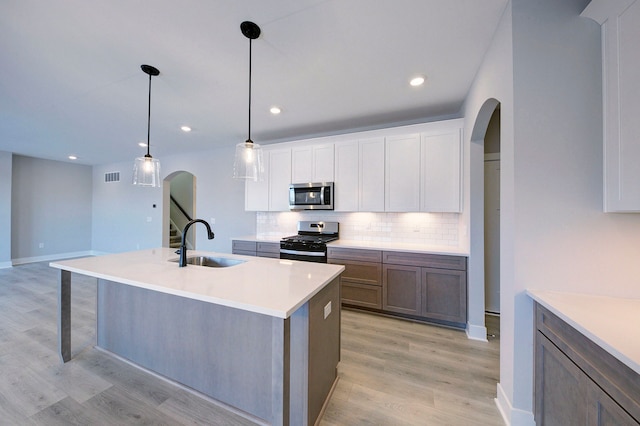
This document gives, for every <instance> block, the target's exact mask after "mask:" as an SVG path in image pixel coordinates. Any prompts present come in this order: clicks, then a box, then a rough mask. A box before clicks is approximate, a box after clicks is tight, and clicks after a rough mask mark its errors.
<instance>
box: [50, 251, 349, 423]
mask: <svg viewBox="0 0 640 426" xmlns="http://www.w3.org/2000/svg"><path fill="white" fill-rule="evenodd" d="M188 255H189V257H191V256H198V255H204V256H209V257H222V258H227V259H236V260H242V261H244V263H240V264H237V265H233V266H228V267H218V268H212V267H205V266H196V265H187V266H186V267H183V268H180V267H178V263H177V262H172V261H171V260H175V259H177V257H178V256H177V255H176V254H175V253H174V251H173V250H172V249H169V248H156V249H150V250H141V251H136V252H130V253H119V254H111V255H105V256H97V257H88V258H83V259H72V260H65V261H60V262H52V263H50V266H52V267H54V268H57V269H60V275H59V287H58V349H59V352H60V358H61V360H62V361H63V362H68V361H70V360H71V273H72V272H73V273H78V274H82V275H87V276H91V277H95V278H98V283H97V302H96V345H97V346H98V347H100V348H102V349H103V350H105V351H108V352H110V353H113V354H115V355H117V356H119V357H122V358H124V359H126V360H128V361H130V362H131V363H133V364H135V365H138V366H140V367H142V368H145V369H147V370H150V371H153V372H155V373H157V374H160V375H161V376H163V377H166V378H168V379H170V380H173V381H175V382H177V383H180V384H182V385H184V386H187V387H189V388H191V389H195V390H196V391H198V392H201V393H202V394H204V395H206V396H208V397H210V398H214V399H215V400H217V401H219V402H221V403H222V406H224V405H226V406H230V407H234V408H235V409H237V410H240V411H241V412H243V413H248V417H249V418H250V419H251V420H252V421H255V422H256V423H259V424H261V423H264V424H272V425H289V424H296V425H312V424H315V423H316V422H317V420H318V418H319V417H320V416H321V415H322V410H323V407H324V406H325V404H326V401H327V399H328V398H329V397H330V395H331V392H332V390H333V388H334V386H335V383H336V381H337V365H338V362H339V360H340V287H339V285H340V280H339V276H340V274H341V273H342V271H343V270H344V266H341V265H329V264H317V263H310V262H296V261H286V260H280V259H268V258H257V257H250V256H238V255H229V254H220V253H209V252H202V251H197V250H190V251H189V253H188Z"/></svg>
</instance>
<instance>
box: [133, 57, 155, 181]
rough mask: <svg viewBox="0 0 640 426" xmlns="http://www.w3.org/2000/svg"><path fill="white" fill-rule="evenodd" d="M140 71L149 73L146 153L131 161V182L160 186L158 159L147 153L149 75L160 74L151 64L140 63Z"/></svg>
mask: <svg viewBox="0 0 640 426" xmlns="http://www.w3.org/2000/svg"><path fill="white" fill-rule="evenodd" d="M140 68H141V69H142V71H143V72H144V73H145V74H147V75H149V109H148V114H147V154H146V155H145V156H144V157H138V158H136V159H135V162H134V163H133V184H134V185H139V186H151V187H156V186H161V181H160V161H159V160H156V159H155V158H153V157H152V156H151V154H150V153H149V147H150V146H151V141H150V138H151V137H150V135H151V77H152V76H156V75H160V71H159V70H158V68H156V67H153V66H151V65H141V66H140Z"/></svg>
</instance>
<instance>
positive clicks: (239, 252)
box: [231, 249, 256, 256]
mask: <svg viewBox="0 0 640 426" xmlns="http://www.w3.org/2000/svg"><path fill="white" fill-rule="evenodd" d="M231 253H232V254H240V255H242V256H255V255H256V252H255V251H244V250H236V249H233V250H231Z"/></svg>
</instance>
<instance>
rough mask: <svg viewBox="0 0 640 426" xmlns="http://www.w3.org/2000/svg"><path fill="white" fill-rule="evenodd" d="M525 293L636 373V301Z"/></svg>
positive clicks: (639, 340) (639, 303) (639, 312)
mask: <svg viewBox="0 0 640 426" xmlns="http://www.w3.org/2000/svg"><path fill="white" fill-rule="evenodd" d="M527 294H528V295H529V296H530V297H531V298H532V299H533V300H535V301H536V302H538V303H539V304H541V305H542V306H544V307H545V308H547V309H548V310H550V311H551V312H552V313H553V314H555V315H556V316H558V317H559V318H561V319H562V320H563V321H565V322H566V323H568V324H569V325H571V326H572V327H573V328H575V329H576V330H578V331H579V332H580V333H582V334H583V335H584V336H586V337H587V338H588V339H590V340H591V341H593V342H594V343H596V344H597V345H598V346H600V347H601V348H602V349H604V350H605V351H607V352H608V353H609V354H611V355H613V356H614V357H615V358H617V359H618V360H620V361H621V362H622V363H623V364H625V365H626V366H628V367H629V368H631V369H632V370H634V371H635V372H636V373H638V374H640V330H639V329H638V327H637V325H638V324H640V299H622V298H615V297H607V296H595V295H587V294H580V293H564V292H555V291H546V290H527Z"/></svg>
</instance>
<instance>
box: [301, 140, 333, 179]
mask: <svg viewBox="0 0 640 426" xmlns="http://www.w3.org/2000/svg"><path fill="white" fill-rule="evenodd" d="M333 149H334V148H333V144H322V145H307V146H297V147H293V148H291V182H290V183H307V182H333V180H334V173H333V168H334V164H333V163H334V158H333Z"/></svg>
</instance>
